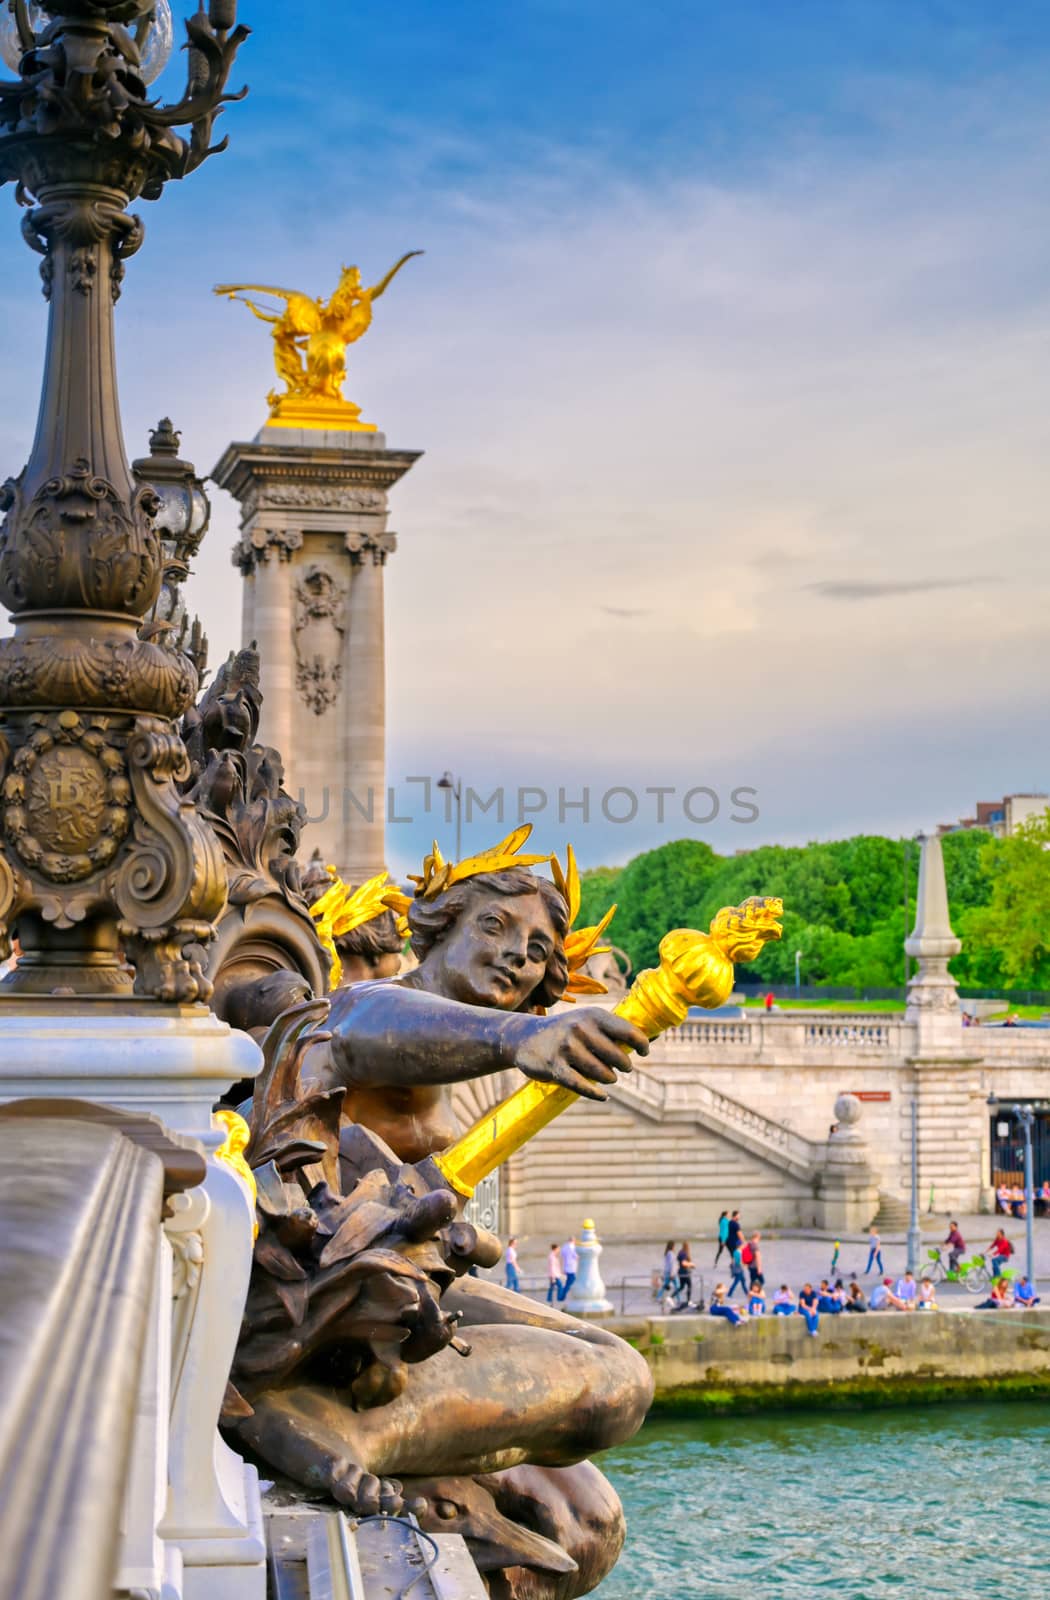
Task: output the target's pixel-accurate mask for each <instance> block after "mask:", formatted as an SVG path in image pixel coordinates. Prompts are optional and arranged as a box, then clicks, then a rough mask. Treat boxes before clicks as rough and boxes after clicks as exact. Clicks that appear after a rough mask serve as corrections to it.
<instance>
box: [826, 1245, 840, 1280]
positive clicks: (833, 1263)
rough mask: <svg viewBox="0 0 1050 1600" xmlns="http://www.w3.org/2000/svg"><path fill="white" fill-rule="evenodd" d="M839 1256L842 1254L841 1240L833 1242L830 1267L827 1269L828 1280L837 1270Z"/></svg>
mask: <svg viewBox="0 0 1050 1600" xmlns="http://www.w3.org/2000/svg"><path fill="white" fill-rule="evenodd" d="M841 1254H842V1240H841V1239H836V1240H835V1246H834V1249H833V1250H832V1252H831V1266H830V1267H829V1268H828V1277H829V1278H833V1277H834V1276H835V1274H836V1272H837V1271H838V1270H839V1256H840V1255H841Z"/></svg>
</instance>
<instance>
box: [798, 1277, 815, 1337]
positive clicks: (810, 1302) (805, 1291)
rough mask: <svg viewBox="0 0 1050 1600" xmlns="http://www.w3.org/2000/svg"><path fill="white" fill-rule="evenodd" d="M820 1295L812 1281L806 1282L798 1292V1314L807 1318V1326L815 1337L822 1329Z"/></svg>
mask: <svg viewBox="0 0 1050 1600" xmlns="http://www.w3.org/2000/svg"><path fill="white" fill-rule="evenodd" d="M819 1303H820V1296H819V1295H818V1294H817V1291H816V1290H815V1289H814V1287H813V1285H812V1284H811V1283H804V1284H803V1285H802V1288H801V1289H800V1290H799V1294H798V1314H799V1316H800V1317H803V1318H804V1319H805V1323H806V1327H807V1328H808V1329H809V1331H810V1333H811V1334H812V1335H813V1337H814V1339H815V1338H816V1337H817V1334H818V1332H819V1331H820V1316H819Z"/></svg>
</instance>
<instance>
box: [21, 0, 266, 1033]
mask: <svg viewBox="0 0 1050 1600" xmlns="http://www.w3.org/2000/svg"><path fill="white" fill-rule="evenodd" d="M5 13H6V14H2V20H3V31H4V35H5V36H4V37H3V38H2V39H0V44H2V45H4V46H6V49H5V52H4V53H5V54H6V55H7V56H8V57H9V58H11V59H13V58H14V57H15V56H17V59H18V69H17V70H18V80H17V82H0V183H4V182H9V181H11V182H14V183H15V184H16V185H17V187H16V191H15V193H16V199H17V200H18V202H19V204H20V205H21V206H23V207H24V208H25V212H24V216H23V218H22V232H23V235H24V237H25V239H26V242H27V243H28V244H29V245H30V247H31V248H32V249H33V250H36V251H38V252H39V254H40V255H41V257H42V258H43V259H42V261H41V268H40V270H41V276H42V278H43V283H44V295H45V298H46V299H47V300H48V301H49V302H50V321H49V326H48V338H47V355H46V361H45V370H44V382H43V392H42V395H41V401H40V412H39V418H38V422H37V431H36V438H35V440H34V443H33V447H32V451H31V454H30V458H29V461H28V463H27V464H26V466H25V468H24V469H23V471H22V473H21V474H20V475H19V477H17V478H15V479H9V480H8V482H7V483H6V484H5V485H4V486H3V489H2V490H0V509H2V510H3V511H4V512H6V518H5V520H4V523H3V527H2V529H0V601H2V602H3V604H4V605H5V606H6V607H7V608H8V610H9V611H10V612H11V613H12V616H13V620H14V624H15V631H14V635H13V637H12V638H9V639H4V640H0V774H2V784H0V845H2V853H0V945H3V946H6V944H7V940H8V938H9V936H10V933H11V931H12V929H13V928H14V927H15V926H16V925H17V930H18V933H19V935H20V938H21V943H22V949H23V957H22V960H21V962H20V963H19V966H18V967H17V968H16V970H15V972H14V973H13V974H12V975H11V977H10V978H9V979H8V980H7V982H6V984H5V992H8V993H10V992H19V991H21V992H23V993H30V994H48V993H54V992H56V991H58V992H59V993H63V994H66V995H69V994H80V995H84V994H92V995H99V994H102V995H110V996H114V997H117V996H121V995H129V994H131V993H132V985H134V993H135V994H137V995H140V996H143V997H152V998H156V999H161V1000H166V1001H183V1002H192V1001H196V1000H201V999H206V998H207V995H208V984H207V981H206V980H205V978H204V977H203V975H202V972H201V970H200V967H199V965H198V964H197V963H196V962H195V961H194V960H193V959H192V957H191V956H188V955H187V954H186V953H185V952H186V949H187V947H188V946H190V945H191V944H193V943H201V942H203V943H206V942H207V941H208V940H209V939H210V938H211V937H212V924H213V922H214V919H215V918H216V916H217V915H218V914H219V912H220V911H221V910H222V906H223V903H224V899H225V875H224V870H223V864H222V857H221V853H220V851H219V847H218V845H217V843H216V842H215V840H214V839H213V837H212V836H211V834H210V832H209V831H208V830H207V828H206V827H205V826H204V825H203V824H202V823H201V822H200V821H199V820H198V818H197V817H196V815H195V813H194V811H193V808H192V807H191V806H189V805H188V804H187V803H186V802H184V801H183V800H181V799H180V796H179V794H178V791H177V789H176V780H177V779H178V778H179V777H180V776H181V775H182V774H183V773H184V770H185V762H186V755H185V750H184V748H183V745H182V741H181V739H180V738H179V735H178V731H177V724H176V718H178V717H179V716H180V715H181V713H182V712H183V711H184V710H185V709H186V707H187V706H188V705H189V704H190V702H191V700H192V698H193V696H194V693H195V690H196V687H197V674H196V672H195V670H194V666H193V663H192V662H191V660H190V659H189V657H188V656H187V655H186V654H184V653H183V651H182V650H181V649H180V648H179V642H180V641H179V640H178V639H177V638H176V639H175V640H174V641H172V640H171V639H170V638H166V637H164V636H163V634H162V636H161V637H158V636H157V634H158V630H157V629H156V627H155V626H154V627H149V628H147V629H145V630H144V631H143V635H142V636H140V628H141V626H142V622H143V619H144V618H145V617H146V616H147V614H148V613H150V611H151V609H152V608H153V607H154V605H155V603H156V601H157V598H158V594H159V591H160V587H161V583H162V578H163V570H164V566H165V552H164V549H163V547H162V543H161V537H168V533H167V532H166V531H165V530H164V529H158V526H157V525H156V523H155V519H156V517H157V513H158V511H159V510H160V509H161V502H160V498H159V496H158V492H157V490H156V488H155V486H154V485H147V484H144V483H142V482H141V481H138V482H137V481H136V479H135V477H134V476H133V475H132V472H131V469H130V468H129V465H128V461H127V457H126V454H125V450H124V442H123V438H122V434H121V425H120V416H119V411H118V406H117V384H116V370H115V361H114V344H113V306H114V302H115V301H116V299H117V297H118V296H119V294H120V286H121V280H122V279H123V276H124V264H125V261H126V260H127V258H128V257H129V256H131V255H133V254H134V253H135V251H136V250H137V249H138V248H139V246H140V245H141V243H142V236H143V227H142V223H141V221H140V219H139V218H138V217H135V216H132V215H129V213H128V210H127V208H128V206H129V205H130V204H131V203H132V202H133V201H134V200H135V199H137V198H139V197H141V198H144V199H148V200H155V199H157V198H158V197H159V195H160V193H161V191H162V189H163V187H164V185H165V183H167V182H169V181H170V180H171V179H174V178H184V177H186V176H187V174H188V173H190V172H192V171H193V170H194V169H195V168H196V167H198V166H200V164H201V163H202V162H203V161H204V160H206V158H207V157H208V156H209V155H212V154H214V153H215V152H216V151H218V150H221V149H222V148H223V146H224V143H225V141H223V143H221V144H218V145H212V144H211V135H212V126H213V123H214V121H215V118H216V116H217V114H218V113H219V111H220V110H221V107H222V105H223V104H224V103H225V102H226V101H228V100H232V99H238V98H240V96H239V95H230V94H227V93H226V81H227V78H228V76H229V72H230V69H231V66H232V64H233V60H234V57H235V55H236V53H237V50H238V49H239V47H240V45H241V43H242V42H243V40H244V39H245V38H246V36H247V33H248V29H246V28H244V27H238V26H237V25H236V0H211V3H210V5H209V6H208V7H207V8H205V6H204V4H203V3H202V5H201V7H200V9H199V10H198V11H197V13H196V15H195V16H193V17H192V18H191V19H190V20H189V21H188V22H187V23H186V31H187V35H188V63H189V64H188V81H187V86H186V91H185V94H184V96H183V98H182V99H181V100H180V101H178V102H177V103H176V104H174V105H162V104H159V103H157V102H154V101H150V100H149V99H148V91H147V86H146V76H147V75H151V76H152V75H155V73H156V72H158V71H159V70H160V68H161V67H162V66H163V63H164V59H165V54H166V47H167V45H166V41H169V40H170V32H169V33H167V34H166V31H165V30H166V21H165V19H167V21H168V22H169V23H170V11H169V9H168V6H167V4H166V0H45V3H43V4H41V5H33V6H30V5H28V4H27V3H26V0H7V4H6V7H5ZM144 57H145V60H144ZM178 127H184V128H186V129H187V130H188V136H187V137H185V138H183V137H182V136H180V135H179V134H177V133H176V132H175V131H174V130H175V129H176V128H178ZM158 533H160V535H161V537H158Z"/></svg>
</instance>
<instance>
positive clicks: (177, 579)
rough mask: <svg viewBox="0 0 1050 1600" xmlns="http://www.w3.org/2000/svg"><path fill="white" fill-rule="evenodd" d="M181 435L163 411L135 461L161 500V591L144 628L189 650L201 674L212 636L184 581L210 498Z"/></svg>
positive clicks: (157, 521) (157, 520) (157, 524)
mask: <svg viewBox="0 0 1050 1600" xmlns="http://www.w3.org/2000/svg"><path fill="white" fill-rule="evenodd" d="M179 439H180V435H179V434H178V433H177V432H176V430H175V428H173V427H172V424H171V418H170V417H163V418H162V419H161V421H160V422H159V423H158V424H157V426H156V427H155V428H154V430H153V432H152V433H151V434H150V436H149V448H150V453H149V455H148V456H142V457H140V459H139V460H138V461H133V462H132V463H131V471H132V473H133V475H134V476H135V478H137V479H138V481H139V482H140V483H145V484H146V485H147V486H148V487H149V488H150V489H152V490H153V493H154V494H155V495H156V497H157V500H158V502H159V506H158V510H157V512H156V514H155V516H154V518H153V526H154V528H155V529H156V531H157V533H158V534H159V535H160V543H161V550H162V552H163V556H164V566H163V573H162V577H161V588H160V593H159V594H158V596H157V598H156V600H155V602H154V604H153V607H152V609H151V610H150V611H149V612H148V613H147V615H146V619H145V623H144V625H143V627H142V628H141V629H140V630H139V631H140V637H144V638H161V639H163V642H164V644H165V645H166V646H167V648H168V649H172V650H182V651H184V652H185V654H186V655H188V656H189V658H190V660H191V661H192V662H193V665H194V666H195V667H196V669H197V676H198V678H199V677H200V676H201V675H202V673H203V671H204V668H205V665H206V664H207V659H208V640H207V636H206V635H205V633H204V630H203V629H202V627H201V625H200V620H199V618H197V617H194V619H193V623H192V625H191V623H190V618H189V613H188V612H187V610H186V603H185V601H184V600H183V598H182V585H183V584H184V583H185V582H186V579H187V578H188V577H189V576H190V562H191V561H192V560H193V559H194V557H195V556H196V554H197V551H198V550H199V549H200V546H201V540H202V539H203V538H204V535H205V534H206V533H207V531H208V523H209V521H210V520H211V502H210V501H209V499H208V496H207V494H206V493H205V491H204V484H203V481H202V480H201V479H200V478H198V476H197V473H196V471H195V469H194V467H193V465H192V463H191V462H189V461H182V460H180V459H179Z"/></svg>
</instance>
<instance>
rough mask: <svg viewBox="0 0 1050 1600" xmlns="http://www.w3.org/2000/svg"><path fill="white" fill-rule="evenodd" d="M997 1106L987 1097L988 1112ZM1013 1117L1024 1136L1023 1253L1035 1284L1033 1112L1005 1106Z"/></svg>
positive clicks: (1019, 1107) (993, 1099)
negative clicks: (1025, 1255) (1019, 1125)
mask: <svg viewBox="0 0 1050 1600" xmlns="http://www.w3.org/2000/svg"><path fill="white" fill-rule="evenodd" d="M998 1106H999V1099H998V1096H997V1095H995V1094H990V1095H989V1096H988V1109H989V1111H996V1110H997V1109H998ZM1003 1109H1004V1110H1005V1111H1007V1112H1008V1113H1009V1115H1010V1116H1011V1117H1013V1119H1014V1121H1015V1122H1019V1123H1020V1124H1021V1132H1022V1134H1023V1135H1024V1222H1025V1229H1024V1231H1025V1252H1026V1254H1027V1256H1028V1281H1029V1283H1033V1284H1034V1283H1035V1245H1034V1240H1033V1237H1032V1214H1033V1212H1034V1211H1035V1180H1034V1177H1033V1174H1032V1129H1033V1128H1034V1127H1035V1112H1034V1111H1033V1110H1032V1107H1031V1106H1021V1105H1014V1106H1005V1107H1004V1108H1003Z"/></svg>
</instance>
